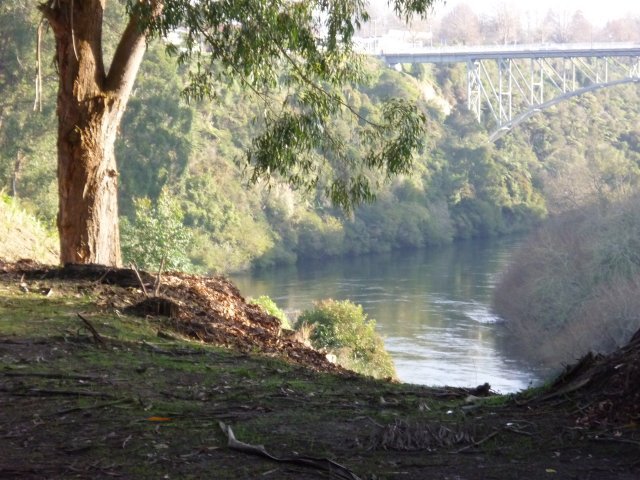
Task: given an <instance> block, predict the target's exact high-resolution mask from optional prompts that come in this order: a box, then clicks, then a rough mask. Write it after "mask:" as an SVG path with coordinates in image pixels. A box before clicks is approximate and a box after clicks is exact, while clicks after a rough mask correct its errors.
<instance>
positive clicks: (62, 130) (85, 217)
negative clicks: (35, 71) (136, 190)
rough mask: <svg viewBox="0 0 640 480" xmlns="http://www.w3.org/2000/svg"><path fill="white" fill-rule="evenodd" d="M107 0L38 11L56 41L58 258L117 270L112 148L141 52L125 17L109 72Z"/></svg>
mask: <svg viewBox="0 0 640 480" xmlns="http://www.w3.org/2000/svg"><path fill="white" fill-rule="evenodd" d="M105 4H106V0H54V1H50V2H49V3H47V4H44V5H42V6H41V9H42V12H43V14H44V16H45V17H46V18H47V20H48V21H49V23H50V25H51V26H52V29H53V32H54V35H55V39H56V62H57V67H58V75H59V80H60V82H59V87H58V88H59V89H58V106H57V115H58V142H57V147H58V188H59V212H58V231H59V234H60V260H61V262H62V263H63V264H67V263H98V264H103V265H110V266H120V264H121V256H120V236H119V229H118V200H117V189H118V170H117V167H116V161H115V155H114V143H115V140H116V136H117V131H118V126H119V125H120V121H121V119H122V115H123V113H124V110H125V108H126V104H127V100H128V98H129V95H130V93H131V88H132V86H133V81H134V79H135V76H136V74H137V71H138V68H139V66H140V63H141V61H142V56H143V55H144V50H145V39H144V34H143V33H142V32H140V30H139V28H137V24H136V22H135V19H130V21H129V25H128V26H127V27H126V29H125V31H124V33H123V36H122V39H121V41H120V44H119V45H118V48H117V49H116V53H115V55H114V60H113V63H112V65H111V69H110V71H109V74H107V73H106V72H105V67H104V63H103V59H102V19H103V13H104V8H105Z"/></svg>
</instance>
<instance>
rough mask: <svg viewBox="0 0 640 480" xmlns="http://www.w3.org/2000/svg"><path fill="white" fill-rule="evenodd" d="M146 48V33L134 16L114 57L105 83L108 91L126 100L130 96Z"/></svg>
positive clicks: (130, 19)
mask: <svg viewBox="0 0 640 480" xmlns="http://www.w3.org/2000/svg"><path fill="white" fill-rule="evenodd" d="M146 47H147V43H146V38H145V33H144V32H143V31H142V29H141V27H140V22H139V19H138V17H137V16H136V15H133V14H132V15H131V17H130V18H129V24H128V25H127V27H126V28H125V30H124V32H123V33H122V37H121V38H120V42H119V43H118V47H117V48H116V51H115V53H114V55H113V61H112V62H111V67H110V68H109V74H108V75H107V81H106V83H105V86H106V90H108V91H110V92H114V93H117V94H119V95H120V96H123V97H125V98H126V97H128V96H129V93H131V89H132V88H133V82H134V81H135V77H136V74H137V73H138V69H139V68H140V64H141V63H142V58H143V56H144V52H145V50H146Z"/></svg>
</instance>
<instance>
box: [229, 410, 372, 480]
mask: <svg viewBox="0 0 640 480" xmlns="http://www.w3.org/2000/svg"><path fill="white" fill-rule="evenodd" d="M218 423H219V425H220V428H221V429H222V431H223V432H224V433H225V435H226V436H227V439H228V442H227V446H228V447H229V448H230V449H232V450H236V451H238V452H243V453H249V454H251V455H258V456H260V457H264V458H268V459H269V460H273V461H274V462H279V463H292V464H294V465H302V466H305V467H311V468H315V469H318V470H325V471H328V472H330V474H331V475H332V477H333V476H335V477H336V478H342V479H344V480H361V479H360V477H358V476H357V475H356V474H355V473H353V472H352V471H351V470H349V469H348V468H346V467H344V466H342V465H340V464H339V463H336V462H334V461H332V460H329V459H327V458H314V457H303V456H297V455H296V456H294V457H275V456H273V455H271V454H270V453H269V452H267V450H266V449H265V448H264V446H263V445H251V444H249V443H244V442H241V441H239V440H236V437H235V435H234V433H233V430H231V427H230V426H228V425H226V424H225V423H223V422H218Z"/></svg>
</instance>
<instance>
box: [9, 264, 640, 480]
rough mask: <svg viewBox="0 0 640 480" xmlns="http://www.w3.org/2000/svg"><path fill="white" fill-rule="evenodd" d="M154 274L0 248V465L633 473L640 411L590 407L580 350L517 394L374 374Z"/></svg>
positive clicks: (277, 472)
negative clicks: (52, 261)
mask: <svg viewBox="0 0 640 480" xmlns="http://www.w3.org/2000/svg"><path fill="white" fill-rule="evenodd" d="M154 281H155V279H154V278H153V277H151V276H145V275H143V276H142V282H139V281H138V280H137V278H135V277H133V276H132V273H131V272H128V271H116V272H109V271H100V270H97V271H94V272H92V273H90V274H86V272H85V273H82V272H79V271H75V272H74V271H73V270H67V271H66V273H65V271H64V270H60V269H48V268H41V267H40V266H37V265H33V264H23V265H16V264H4V265H0V358H1V359H2V360H1V361H2V370H1V371H0V378H1V379H2V380H1V385H2V386H1V387H0V405H1V406H2V408H0V425H1V431H2V434H1V436H2V438H3V448H2V452H0V476H2V477H3V478H34V479H35V478H88V477H91V478H114V477H115V478H136V479H144V478H149V479H151V478H153V479H157V478H194V479H195V478H216V479H240V478H248V479H255V478H267V479H268V478H277V479H312V478H314V479H317V478H351V479H357V478H360V479H374V478H375V479H423V478H442V479H446V478H450V479H454V478H459V479H477V478H496V479H516V478H520V479H522V478H527V479H538V478H540V479H542V478H563V479H564V478H600V479H623V480H624V479H627V478H628V479H631V478H637V476H638V474H640V463H639V462H638V461H637V459H638V454H639V451H640V440H639V438H638V437H639V436H640V435H639V434H638V432H637V419H638V417H637V414H638V412H637V411H635V412H634V411H633V410H631V411H630V412H627V413H626V414H625V417H624V418H614V417H608V416H607V415H606V412H604V413H602V412H601V414H600V415H597V413H598V412H599V410H598V406H599V405H600V402H601V401H603V400H606V399H607V398H605V397H599V396H597V395H595V393H593V392H592V393H591V394H588V392H586V393H585V388H586V386H588V385H589V381H586V382H585V381H584V378H585V377H584V373H585V371H584V370H588V368H589V366H587V365H585V366H584V369H583V371H574V372H573V373H572V374H571V375H569V376H568V377H567V379H566V380H565V381H563V382H561V383H560V384H558V385H557V386H556V387H555V389H553V390H548V391H546V392H544V393H541V391H530V392H525V393H522V394H520V395H517V396H489V397H481V396H479V395H480V394H484V393H485V392H483V391H482V390H483V389H480V390H476V389H474V388H468V389H465V388H448V387H440V388H425V387H417V386H414V385H406V384H397V383H393V382H388V381H387V382H385V381H373V380H371V379H367V378H363V377H359V376H357V375H354V374H351V373H349V372H346V371H343V370H340V369H338V368H337V367H335V366H333V365H332V364H330V363H329V362H327V361H326V360H325V359H324V357H323V356H322V355H320V354H319V353H317V352H313V351H311V350H309V349H305V348H304V346H303V345H300V344H296V343H297V342H295V341H294V340H291V339H287V338H283V337H282V335H281V334H280V332H279V331H278V329H276V328H273V323H272V322H271V321H270V319H269V317H267V316H265V315H264V314H261V313H260V312H259V311H254V310H252V309H251V307H250V306H248V305H246V303H245V302H244V300H243V299H242V297H240V296H239V295H238V294H237V291H235V289H234V288H233V287H232V286H231V285H230V284H228V283H226V282H225V281H224V280H222V279H218V280H215V279H203V278H200V277H191V276H174V275H167V276H165V277H164V278H162V279H161V281H160V288H159V293H161V297H160V298H163V299H164V300H162V301H160V300H157V299H156V297H155V296H154V285H153V283H154ZM141 283H142V284H145V288H146V289H147V295H145V294H144V293H143V292H142V288H141ZM135 305H137V307H136V308H131V307H134V306H135ZM78 314H79V315H78ZM581 375H583V376H581ZM576 381H577V382H578V383H581V386H579V387H577V388H574V387H575V385H576V383H575V382H576ZM636 381H637V379H635V377H632V378H631V382H632V384H633V385H635V383H633V382H636ZM572 386H573V387H572ZM563 389H564V391H563ZM578 393H579V395H578ZM470 394H476V395H474V397H475V398H469V396H470ZM631 400H633V399H631ZM610 401H611V400H610ZM634 415H636V417H634ZM220 422H223V423H224V426H225V427H229V426H230V427H231V428H232V432H233V433H234V434H235V437H237V440H239V441H241V442H246V443H248V444H251V445H256V444H263V445H264V446H265V451H266V452H268V454H270V455H271V456H274V457H276V458H277V459H279V460H281V461H277V460H274V458H268V457H267V456H265V454H264V451H261V450H259V449H256V448H252V447H251V446H247V445H243V444H238V443H233V442H232V443H231V444H229V433H230V431H229V430H228V429H226V428H225V430H223V429H222V428H221V425H220ZM261 452H262V453H261ZM282 460H285V461H282Z"/></svg>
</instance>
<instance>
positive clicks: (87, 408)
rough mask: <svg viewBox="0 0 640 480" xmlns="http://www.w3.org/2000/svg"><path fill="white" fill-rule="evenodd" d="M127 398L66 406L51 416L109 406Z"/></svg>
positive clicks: (126, 400)
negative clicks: (79, 405)
mask: <svg viewBox="0 0 640 480" xmlns="http://www.w3.org/2000/svg"><path fill="white" fill-rule="evenodd" d="M128 401H129V399H128V398H121V399H120V400H116V401H114V402H104V403H96V404H95V405H89V406H87V407H72V408H66V409H64V410H59V411H57V412H55V413H53V414H51V415H52V416H55V415H65V414H67V413H72V412H80V411H84V410H93V409H96V408H105V407H111V406H113V405H119V404H121V403H125V402H128Z"/></svg>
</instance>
